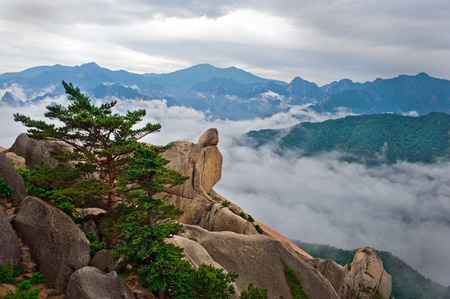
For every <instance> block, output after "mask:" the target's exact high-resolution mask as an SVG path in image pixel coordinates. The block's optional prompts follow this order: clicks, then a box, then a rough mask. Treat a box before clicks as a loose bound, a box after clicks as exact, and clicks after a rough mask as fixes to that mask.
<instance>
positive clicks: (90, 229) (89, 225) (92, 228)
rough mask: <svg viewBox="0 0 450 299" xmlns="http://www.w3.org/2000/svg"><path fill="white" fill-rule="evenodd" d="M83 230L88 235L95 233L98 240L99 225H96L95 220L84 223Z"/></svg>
mask: <svg viewBox="0 0 450 299" xmlns="http://www.w3.org/2000/svg"><path fill="white" fill-rule="evenodd" d="M83 230H84V231H85V232H87V233H94V234H95V235H96V236H97V238H98V233H97V225H96V224H95V222H94V220H92V219H91V220H88V221H87V222H86V223H84V224H83Z"/></svg>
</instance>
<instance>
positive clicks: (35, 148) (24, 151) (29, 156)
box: [7, 133, 71, 170]
mask: <svg viewBox="0 0 450 299" xmlns="http://www.w3.org/2000/svg"><path fill="white" fill-rule="evenodd" d="M70 149H71V147H70V146H68V145H67V144H65V143H63V142H60V141H55V140H36V139H32V138H30V137H28V136H27V134H25V133H22V134H20V135H19V136H17V138H16V141H15V142H14V144H13V145H12V146H11V147H10V148H9V149H8V150H7V151H8V152H12V153H15V154H16V155H18V156H21V157H23V158H25V161H26V166H27V168H28V169H30V170H31V169H33V168H34V166H35V165H36V164H38V163H39V162H41V161H44V162H46V163H48V164H50V165H52V166H56V164H58V161H56V160H55V159H54V158H53V157H52V156H51V151H55V150H70Z"/></svg>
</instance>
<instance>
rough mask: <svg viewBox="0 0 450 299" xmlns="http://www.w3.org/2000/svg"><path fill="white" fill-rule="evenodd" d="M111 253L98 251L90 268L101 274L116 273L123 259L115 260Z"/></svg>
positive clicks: (109, 251) (110, 251)
mask: <svg viewBox="0 0 450 299" xmlns="http://www.w3.org/2000/svg"><path fill="white" fill-rule="evenodd" d="M111 253H112V250H106V249H103V250H100V251H99V252H98V253H97V254H96V255H95V256H94V258H93V259H92V261H91V263H90V266H92V267H95V268H97V269H99V270H100V271H102V272H103V273H109V272H111V271H116V270H117V267H118V266H119V263H120V262H122V261H123V258H120V257H119V258H115V257H113V256H112V255H111Z"/></svg>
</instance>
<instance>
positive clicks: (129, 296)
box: [64, 267, 135, 299]
mask: <svg viewBox="0 0 450 299" xmlns="http://www.w3.org/2000/svg"><path fill="white" fill-rule="evenodd" d="M64 298H66V299H100V298H105V299H106V298H108V299H134V298H135V297H134V295H133V292H132V291H131V289H130V288H129V287H128V286H127V285H126V283H125V282H124V281H123V280H122V279H120V278H119V277H118V276H117V273H116V272H114V271H113V272H111V273H108V274H103V273H102V272H101V271H100V270H99V269H97V268H94V267H83V268H81V269H79V270H77V271H75V272H74V273H73V274H72V276H71V277H70V280H69V284H68V285H67V289H66V293H65V297H64Z"/></svg>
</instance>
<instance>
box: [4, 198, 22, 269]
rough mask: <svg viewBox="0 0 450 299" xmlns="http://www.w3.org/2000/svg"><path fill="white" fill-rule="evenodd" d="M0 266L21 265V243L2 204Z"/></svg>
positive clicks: (14, 266)
mask: <svg viewBox="0 0 450 299" xmlns="http://www.w3.org/2000/svg"><path fill="white" fill-rule="evenodd" d="M0 232H1V233H0V266H1V265H5V264H10V265H11V266H12V267H13V268H17V267H18V266H19V265H20V259H21V257H20V254H21V253H20V245H19V241H18V240H17V236H16V234H15V232H14V230H13V228H12V226H11V224H10V223H9V221H8V217H7V216H6V214H5V212H4V211H3V208H2V207H1V206H0Z"/></svg>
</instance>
